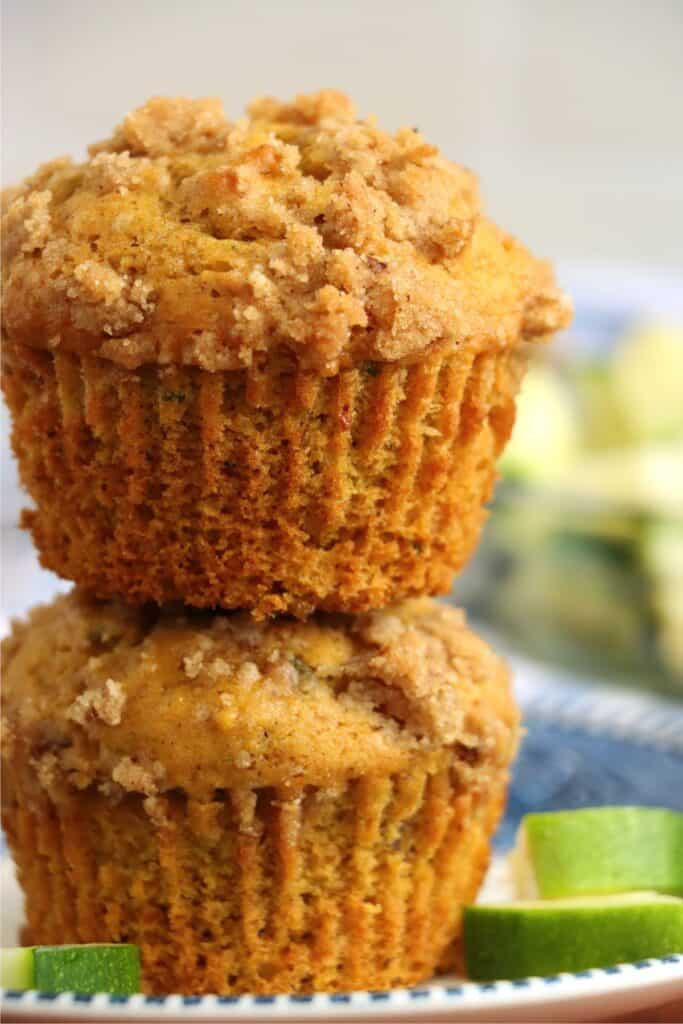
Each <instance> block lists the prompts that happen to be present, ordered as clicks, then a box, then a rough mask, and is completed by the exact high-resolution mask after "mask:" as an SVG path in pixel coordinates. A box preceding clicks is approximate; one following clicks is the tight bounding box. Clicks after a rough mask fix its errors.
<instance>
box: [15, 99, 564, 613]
mask: <svg viewBox="0 0 683 1024" xmlns="http://www.w3.org/2000/svg"><path fill="white" fill-rule="evenodd" d="M3 228H4V230H3V238H4V246H5V258H4V264H3V275H4V278H3V280H4V290H3V304H4V328H3V330H4V333H5V345H4V346H3V352H4V364H5V367H4V375H3V388H4V392H5V396H6V398H7V401H8V404H9V406H10V409H11V412H12V416H13V445H14V450H15V452H16V455H17V458H18V461H19V468H20V471H21V476H22V480H23V482H24V485H25V486H26V488H27V490H28V491H29V493H30V494H31V496H32V498H33V499H34V502H35V506H36V507H35V509H34V510H31V511H29V512H27V513H25V517H24V523H25V524H26V525H28V526H29V527H30V529H31V531H32V533H33V537H34V540H35V542H36V545H37V547H38V550H39V552H40V556H41V561H42V563H43V565H44V566H46V567H47V568H49V569H52V570H54V571H55V572H57V573H59V574H60V575H62V576H65V577H67V578H69V579H73V580H75V581H76V582H77V583H79V584H80V585H82V586H83V587H85V588H87V589H88V590H90V591H91V592H92V593H93V594H95V595H97V596H98V597H101V598H112V597H118V598H122V599H124V600H126V601H130V602H134V603H139V602H145V601H149V600H151V601H155V602H157V603H164V602H168V601H183V602H184V603H185V604H189V605H194V606H197V607H223V608H245V609H250V610H252V611H253V612H254V614H255V615H256V616H257V617H263V616H268V615H272V614H276V613H282V612H287V613H293V614H295V615H297V616H300V617H305V616H307V615H308V614H310V612H311V611H312V610H314V609H316V608H320V609H324V610H326V611H342V612H359V611H367V610H368V609H372V608H379V607H383V606H384V605H386V604H390V603H392V602H395V601H398V600H400V599H401V598H403V597H406V596H410V595H419V594H434V593H441V592H445V591H447V590H448V589H449V587H450V584H451V579H452V573H453V572H454V571H456V570H457V569H459V568H460V567H461V566H462V565H463V564H464V562H465V561H466V559H467V558H468V557H469V555H470V554H471V552H472V550H473V549H474V546H475V544H476V541H477V538H478V535H479V530H480V528H481V525H482V522H483V520H484V516H485V512H484V505H485V502H486V501H487V500H488V498H489V497H490V495H491V491H492V488H493V482H494V480H495V476H496V459H497V457H498V455H499V454H500V452H501V450H502V448H503V446H504V445H505V443H506V441H507V439H508V437H509V434H510V431H511V429H512V424H513V422H514V415H515V395H516V391H517V387H518V384H519V379H520V376H521V372H522V368H523V362H524V360H523V358H521V359H520V355H522V356H523V353H524V350H525V349H526V348H527V345H526V342H530V341H536V340H543V339H545V338H547V337H548V336H549V335H550V334H551V333H552V332H553V331H555V330H557V329H558V328H559V327H562V326H564V325H565V324H566V322H567V320H568V317H569V302H568V300H567V299H566V298H565V297H564V296H563V295H562V294H561V292H560V291H559V290H558V289H557V288H556V286H555V284H554V281H553V277H552V272H551V270H550V268H549V267H548V266H547V265H546V264H545V263H543V262H540V261H538V260H536V259H534V257H532V256H531V254H530V253H529V252H528V251H527V250H526V249H525V248H524V247H523V246H521V245H520V244H518V243H517V242H516V241H514V239H512V238H511V237H510V236H509V235H506V234H505V233H504V232H503V231H501V230H500V229H498V228H497V227H495V225H493V224H492V223H491V222H490V221H489V220H487V219H486V217H484V216H483V215H482V214H481V213H480V210H479V198H478V191H477V185H476V181H475V179H474V178H473V177H472V175H471V174H470V173H469V171H466V170H465V169H464V168H462V167H459V166H457V165H456V164H453V163H450V162H449V161H448V160H446V159H445V158H444V157H443V156H441V155H440V154H439V152H438V150H436V149H435V148H434V147H433V146H430V145H428V144H427V143H426V142H425V141H424V140H423V139H422V137H421V136H420V135H419V134H418V133H417V132H416V131H413V130H412V129H402V130H401V131H399V132H397V133H396V134H395V135H390V134H387V133H386V132H383V131H381V130H380V129H379V128H378V127H377V125H376V124H375V122H374V121H373V120H367V121H358V120H356V117H355V113H354V110H353V107H352V105H351V103H350V102H349V100H348V99H346V98H345V97H344V96H342V95H341V94H339V93H336V92H330V91H325V92H320V93H316V94H314V95H311V96H301V97H299V98H298V99H297V100H295V101H294V102H293V103H291V104H287V103H279V102H277V101H276V100H272V99H261V100H257V101H256V102H254V103H253V104H252V105H251V107H250V111H249V116H248V117H246V118H244V119H243V120H241V121H237V122H235V123H230V122H228V121H227V120H226V119H225V117H224V115H223V111H222V108H221V105H220V103H219V102H218V101H217V100H189V99H175V100H174V99H159V98H157V99H152V100H150V101H149V102H148V103H147V104H146V105H145V106H143V107H141V108H140V109H139V110H136V111H134V112H133V113H132V114H130V115H129V116H128V117H127V118H126V119H125V120H124V121H123V123H122V125H121V126H120V127H119V128H118V129H117V130H116V131H115V133H114V135H113V136H112V138H111V139H109V140H108V141H106V142H103V143H99V144H97V145H95V146H93V147H92V148H91V152H90V158H89V160H88V161H86V162H85V163H82V164H74V163H72V162H71V161H70V160H68V159H61V160H57V161H55V162H53V163H51V164H47V165H46V166H45V167H43V168H41V169H40V170H39V171H38V172H37V173H36V174H35V175H34V176H33V177H32V178H29V179H28V181H26V182H25V183H24V184H23V185H22V186H20V187H19V188H18V189H16V190H14V191H13V192H12V193H11V194H10V195H8V196H7V210H6V213H5V215H4V218H3Z"/></svg>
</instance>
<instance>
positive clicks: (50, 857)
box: [4, 766, 506, 994]
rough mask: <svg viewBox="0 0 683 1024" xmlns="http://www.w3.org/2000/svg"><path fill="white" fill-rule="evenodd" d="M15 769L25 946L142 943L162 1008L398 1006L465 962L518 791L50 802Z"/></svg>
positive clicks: (407, 789)
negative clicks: (465, 927)
mask: <svg viewBox="0 0 683 1024" xmlns="http://www.w3.org/2000/svg"><path fill="white" fill-rule="evenodd" d="M20 773H21V769H19V770H17V771H16V772H15V771H14V769H13V768H12V767H11V766H8V769H7V771H6V772H5V780H4V784H5V785H6V787H7V795H6V798H5V801H4V823H5V828H6V830H7V834H8V837H9V842H10V846H11V849H12V852H13V854H14V857H15V860H16V863H17V867H18V874H19V879H20V882H21V885H22V887H23V889H24V892H25V895H26V914H27V929H26V934H25V936H24V938H25V941H26V942H29V943H40V944H50V943H56V942H58V943H65V942H105V941H106V942H122V941H127V942H134V943H137V944H139V946H140V949H141V955H142V965H143V988H144V990H145V991H146V992H149V993H170V992H181V993H191V994H199V993H209V992H213V993H222V994H233V993H244V992H252V993H267V994H272V993H278V992H292V993H295V992H301V993H305V992H314V991H328V992H334V991H344V990H352V989H360V988H363V989H386V988H391V987H395V986H400V985H410V984H413V983H415V982H418V981H420V980H423V979H425V978H428V977H430V976H431V975H432V974H433V973H434V972H435V970H436V969H437V966H439V965H441V966H444V965H448V964H450V963H452V962H453V960H454V958H455V957H456V956H457V942H456V940H457V938H458V937H459V934H460V919H461V907H462V905H463V904H464V903H467V902H471V901H472V899H473V898H474V897H475V895H476V892H477V890H478V888H479V885H480V883H481V880H482V878H483V875H484V872H485V870H486V867H487V864H488V860H489V838H490V836H491V834H492V832H493V830H494V828H495V826H496V824H497V822H498V819H499V817H500V814H501V812H502V809H503V805H504V800H505V788H506V787H505V784H504V779H503V780H501V782H500V784H499V785H496V786H494V787H492V788H491V789H490V790H489V791H488V792H487V793H475V792H472V791H463V790H462V788H460V789H459V788H458V787H457V785H455V784H454V782H453V779H452V772H451V771H450V770H448V769H445V768H443V767H442V768H440V769H438V770H436V771H431V770H424V769H421V768H418V769H417V770H416V771H414V772H411V773H410V774H409V775H401V776H394V777H389V778H387V777H384V778H364V779H360V780H357V781H355V782H352V783H349V784H347V785H346V786H344V787H342V788H340V789H338V790H322V789H313V788H310V789H307V790H306V791H304V792H303V793H302V794H301V795H300V796H298V797H296V798H293V797H292V795H291V793H289V794H287V793H284V792H278V791H277V790H252V791H249V790H247V791H241V792H230V793H228V792H225V793H221V794H217V798H216V799H215V800H214V801H212V802H210V803H198V802H196V801H193V800H190V799H186V797H185V796H183V795H182V794H179V793H173V794H170V795H168V796H166V797H163V798H153V799H152V800H149V799H148V800H147V801H146V802H145V801H144V800H143V798H142V797H141V796H137V795H127V796H126V797H124V798H123V799H122V800H121V801H120V802H119V803H118V804H112V801H111V799H110V798H109V797H106V796H104V795H102V794H100V793H97V792H93V791H84V792H81V793H73V794H72V795H71V796H69V797H63V796H62V797H60V799H59V800H56V801H54V802H53V801H52V800H50V799H49V798H48V797H47V795H42V796H37V795H36V786H35V781H32V782H30V783H29V782H27V781H26V779H25V778H24V781H23V782H22V778H21V774H20Z"/></svg>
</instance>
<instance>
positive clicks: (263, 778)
mask: <svg viewBox="0 0 683 1024" xmlns="http://www.w3.org/2000/svg"><path fill="white" fill-rule="evenodd" d="M3 728H4V730H5V738H4V743H3V759H4V772H3V790H4V792H3V818H4V824H5V828H6V830H7V834H8V837H9V842H10V846H11V849H12V852H13V854H14V858H15V860H16V863H17V867H18V873H19V879H20V882H21V885H22V887H23V889H24V893H25V897H26V916H27V933H26V941H28V942H31V943H64V942H95V941H114V942H118V941H127V942H134V943H137V944H138V945H139V946H140V950H141V955H142V964H143V985H144V988H145V990H146V991H148V992H152V993H167V992H182V993H204V992H215V993H223V994H231V993H241V992H254V993H278V992H311V991H323V990H324V991H339V990H348V989H354V988H372V989H382V988H389V987H393V986H397V985H406V984H411V983H414V982H417V981H420V980H422V979H424V978H427V977H429V976H430V975H431V974H433V973H434V971H435V970H436V969H437V967H438V966H439V965H447V964H449V963H452V962H453V960H454V958H455V956H456V949H457V939H458V936H459V934H460V915H461V907H462V905H463V903H466V902H469V901H471V900H472V899H473V898H474V897H475V895H476V892H477V889H478V887H479V884H480V882H481V879H482V877H483V874H484V871H485V869H486V866H487V863H488V858H489V839H490V836H491V834H492V832H493V830H494V829H495V826H496V824H497V822H498V819H499V817H500V814H501V812H502V809H503V806H504V800H505V792H506V784H507V770H508V766H509V763H510V760H511V758H512V756H513V754H514V751H515V747H516V742H517V732H518V715H517V710H516V708H515V705H514V702H513V700H512V696H511V693H510V689H509V686H508V680H507V674H506V671H505V668H504V666H503V664H502V663H501V662H500V661H499V660H498V659H497V658H496V656H495V655H494V654H493V653H492V652H491V651H490V650H489V649H488V648H487V646H486V645H485V644H484V643H483V642H482V641H481V640H479V639H478V638H477V637H476V636H474V635H473V634H472V633H471V632H470V631H469V630H468V629H467V628H466V626H465V623H464V618H463V616H462V613H461V612H459V611H457V610H455V609H453V608H449V607H446V606H443V605H439V604H437V603H436V602H434V601H431V600H429V599H418V600H414V601H408V602H405V603H404V604H402V605H399V606H396V607H394V608H391V609H387V610H385V611H382V612H377V613H372V614H369V615H365V616H358V617H347V616H317V617H315V618H314V619H311V620H309V621H307V622H303V623H302V622H294V621H288V620H278V621H271V622H270V623H267V624H255V623H254V622H253V620H251V619H250V618H249V617H248V616H246V615H243V614H234V613H220V614H210V613H205V612H204V613H198V612H188V611H187V610H184V609H176V610H168V609H167V610H164V611H160V610H159V609H156V608H155V609H151V608H138V609H136V608H132V607H128V606H124V605H121V604H115V603H99V602H96V601H94V600H93V599H91V598H89V597H87V596H85V595H84V594H83V593H82V592H79V591H74V592H72V593H71V594H69V595H67V596H66V597H61V598H59V599H58V600H56V601H55V602H54V603H53V604H52V605H49V606H47V607H43V608H39V609H37V610H36V611H34V612H33V614H32V616H31V617H30V619H29V620H28V621H27V622H26V623H25V624H19V625H16V626H15V628H14V631H13V634H12V636H11V638H10V639H9V640H8V641H7V642H6V650H5V682H4V708H3Z"/></svg>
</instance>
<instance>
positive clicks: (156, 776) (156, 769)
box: [111, 756, 164, 796]
mask: <svg viewBox="0 0 683 1024" xmlns="http://www.w3.org/2000/svg"><path fill="white" fill-rule="evenodd" d="M163 774H164V771H163V767H162V766H161V765H160V764H159V763H158V762H155V764H154V765H153V766H152V770H151V771H150V770H148V769H147V768H143V766H142V765H141V764H137V763H136V762H135V761H134V760H133V759H132V758H131V757H128V756H126V757H122V758H121V760H120V761H119V762H118V764H116V765H115V766H114V770H113V771H112V773H111V775H112V779H113V780H114V782H117V783H118V784H119V786H121V787H122V789H125V790H127V791H128V792H130V793H145V794H146V795H147V796H156V794H157V793H158V792H159V780H160V779H161V778H162V777H163Z"/></svg>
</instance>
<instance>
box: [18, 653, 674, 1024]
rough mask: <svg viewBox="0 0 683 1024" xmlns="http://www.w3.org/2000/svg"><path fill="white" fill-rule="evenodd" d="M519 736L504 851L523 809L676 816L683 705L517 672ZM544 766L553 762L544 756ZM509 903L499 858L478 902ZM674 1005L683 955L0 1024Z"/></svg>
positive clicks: (118, 1001)
mask: <svg viewBox="0 0 683 1024" xmlns="http://www.w3.org/2000/svg"><path fill="white" fill-rule="evenodd" d="M519 668H520V672H519V676H521V687H520V691H521V692H520V696H521V699H522V703H523V705H524V708H525V713H526V724H527V729H528V735H527V739H526V741H525V744H524V747H523V750H522V753H521V756H520V758H519V761H518V764H517V769H516V772H515V781H514V784H513V787H512V792H511V797H510V807H509V811H508V816H507V818H506V822H505V824H504V826H503V829H502V831H501V837H502V840H503V844H504V845H505V844H506V843H509V840H510V837H511V835H512V831H513V829H514V827H515V824H516V820H517V819H518V818H519V816H520V815H521V814H522V813H524V812H525V811H526V810H529V809H530V808H531V807H533V808H536V809H539V810H540V809H549V808H553V807H559V806H564V807H571V806H581V805H582V804H599V803H616V804H618V803H649V804H656V803H661V804H664V805H669V806H674V807H678V808H679V809H681V810H683V793H682V792H681V790H682V789H683V787H682V786H681V782H683V704H679V703H674V702H665V701H660V700H655V699H653V698H647V697H644V696H642V695H636V694H627V693H621V692H617V691H614V690H612V691H605V690H601V689H600V690H599V689H584V688H581V687H577V686H576V685H571V686H566V685H565V686H563V685H561V683H560V682H557V681H556V682H554V683H549V680H548V677H547V670H546V671H545V672H543V674H542V675H538V674H536V672H537V670H534V667H533V666H532V665H531V664H530V663H524V664H523V665H522V664H521V663H520V666H519ZM550 755H552V756H550ZM0 886H1V891H0V895H1V896H2V907H3V915H2V917H3V922H2V923H3V943H4V944H9V943H13V942H16V935H17V929H18V926H19V924H20V920H21V897H20V894H19V891H18V889H17V886H16V882H15V880H14V873H13V869H12V866H11V863H10V862H9V860H8V859H7V858H5V859H4V861H3V862H2V865H1V868H0ZM509 894H510V885H509V880H508V877H507V869H506V865H505V862H504V860H503V858H502V857H500V856H498V857H497V858H496V860H495V861H494V864H493V867H492V869H491V872H490V873H489V877H488V879H487V883H486V886H485V889H484V891H483V893H482V899H484V900H485V899H501V898H505V897H507V896H508V895H509ZM675 999H682V1000H683V953H682V954H679V955H672V956H670V957H665V958H663V959H661V960H646V961H642V962H640V963H637V964H620V965H616V966H614V967H607V968H604V969H602V968H601V969H594V970H590V971H583V972H581V973H579V974H560V975H556V976H553V977H547V978H525V979H522V980H520V981H513V982H509V981H499V982H495V983H491V984H486V985H479V984H474V983H471V982H465V981H462V980H459V979H457V978H440V979H436V980H435V981H433V982H431V983H429V984H425V985H422V986H420V987H419V988H415V989H396V990H394V991H392V992H353V993H349V994H344V995H325V994H319V995H315V996H310V997H309V996H298V997H297V996H274V997H264V996H260V997H259V996H240V997H219V996H203V997H183V996H179V995H171V996H165V997H159V998H154V997H146V996H142V995H137V996H132V997H112V996H107V995H99V996H75V995H72V994H68V993H66V994H64V995H60V996H57V997H49V996H45V995H44V994H40V993H37V992H27V993H11V992H5V993H3V999H2V1019H3V1020H6V1021H9V1020H30V1019H33V1020H40V1021H58V1020H62V1021H74V1020H80V1021H84V1020H87V1021H100V1020H102V1021H104V1020H108V1021H112V1020H120V1021H137V1020H139V1021H143V1020H146V1021H149V1020H157V1021H173V1020H176V1021H183V1022H188V1024H189V1022H191V1021H200V1020H211V1021H230V1022H235V1021H264V1020H271V1021H272V1020H283V1019H286V1020H297V1021H309V1020H340V1021H341V1020H354V1021H358V1020H368V1021H370V1020H381V1019H384V1020H387V1019H391V1020H395V1021H426V1020H429V1021H437V1020H449V1021H464V1020H468V1021H482V1020H485V1021H520V1020H524V1021H541V1020H546V1021H547V1020H550V1019H554V1020H558V1019H559V1020H563V1021H579V1020H591V1021H596V1020H601V1019H603V1020H604V1019H606V1018H608V1017H616V1016H620V1015H623V1014H626V1013H637V1012H638V1010H641V1009H643V1008H645V1007H653V1006H657V1005H661V1004H663V1003H666V1002H670V1001H673V1000H675Z"/></svg>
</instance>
